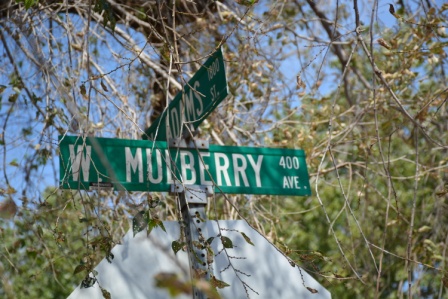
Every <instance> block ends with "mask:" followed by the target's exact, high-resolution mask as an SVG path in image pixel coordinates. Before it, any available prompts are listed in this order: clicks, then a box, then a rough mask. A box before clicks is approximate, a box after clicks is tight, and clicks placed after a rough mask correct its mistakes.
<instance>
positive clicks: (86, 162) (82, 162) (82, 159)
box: [68, 144, 92, 181]
mask: <svg viewBox="0 0 448 299" xmlns="http://www.w3.org/2000/svg"><path fill="white" fill-rule="evenodd" d="M68 147H69V150H70V162H71V163H72V175H73V180H74V181H77V180H78V178H79V167H80V166H81V169H82V175H83V178H84V181H89V171H90V157H91V154H92V147H91V146H90V145H87V146H86V147H85V148H86V154H85V155H83V148H84V147H83V146H82V145H78V148H77V150H76V156H75V145H74V144H69V145H68Z"/></svg>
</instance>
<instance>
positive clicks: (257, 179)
mask: <svg viewBox="0 0 448 299" xmlns="http://www.w3.org/2000/svg"><path fill="white" fill-rule="evenodd" d="M247 157H248V158H249V162H250V164H251V165H252V167H253V169H254V172H255V182H256V185H257V187H261V180H260V170H261V162H262V161H263V157H264V156H263V155H260V156H258V160H257V163H255V161H254V158H252V156H251V155H248V156H247Z"/></svg>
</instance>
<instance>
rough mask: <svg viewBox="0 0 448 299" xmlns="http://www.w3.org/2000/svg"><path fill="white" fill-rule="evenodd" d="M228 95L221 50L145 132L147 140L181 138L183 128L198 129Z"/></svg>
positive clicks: (208, 60) (205, 64) (144, 137)
mask: <svg viewBox="0 0 448 299" xmlns="http://www.w3.org/2000/svg"><path fill="white" fill-rule="evenodd" d="M227 95H228V91H227V80H226V72H225V66H224V59H223V56H222V51H221V48H219V49H218V50H217V51H216V52H215V53H213V55H212V56H210V57H209V58H208V59H207V61H206V62H205V63H204V65H203V66H202V67H201V68H200V69H199V70H198V71H197V72H196V74H194V76H193V77H192V78H191V79H190V81H188V83H187V84H186V85H185V86H184V88H183V90H182V91H180V92H179V93H178V94H177V95H176V97H175V98H174V99H173V101H172V102H171V103H170V105H169V106H168V108H167V109H165V110H164V111H163V113H162V115H161V116H160V117H159V118H158V119H157V120H156V121H155V122H154V123H153V124H152V125H151V127H149V128H148V129H147V130H146V131H145V133H146V135H144V136H143V139H148V138H149V139H151V140H156V141H166V140H169V139H171V138H177V137H181V134H182V127H183V124H188V125H192V126H193V127H194V129H196V128H198V127H199V125H200V124H201V123H202V121H204V119H205V118H206V117H207V116H208V115H209V114H210V113H211V112H212V111H213V110H214V109H215V108H216V107H217V106H218V105H219V103H221V102H222V100H224V99H225V97H226V96H227Z"/></svg>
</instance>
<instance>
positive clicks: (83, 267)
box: [73, 264, 87, 274]
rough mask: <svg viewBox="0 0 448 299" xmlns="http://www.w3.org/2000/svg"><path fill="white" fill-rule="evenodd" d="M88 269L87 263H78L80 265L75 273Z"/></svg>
mask: <svg viewBox="0 0 448 299" xmlns="http://www.w3.org/2000/svg"><path fill="white" fill-rule="evenodd" d="M86 269H87V266H86V265H82V264H81V265H78V266H76V268H75V271H73V274H78V273H80V272H82V271H84V270H86Z"/></svg>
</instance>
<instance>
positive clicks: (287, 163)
mask: <svg viewBox="0 0 448 299" xmlns="http://www.w3.org/2000/svg"><path fill="white" fill-rule="evenodd" d="M278 165H280V166H281V167H283V168H286V169H293V168H294V169H299V166H300V164H299V158H297V157H290V156H282V157H281V158H280V162H279V163H278Z"/></svg>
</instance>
